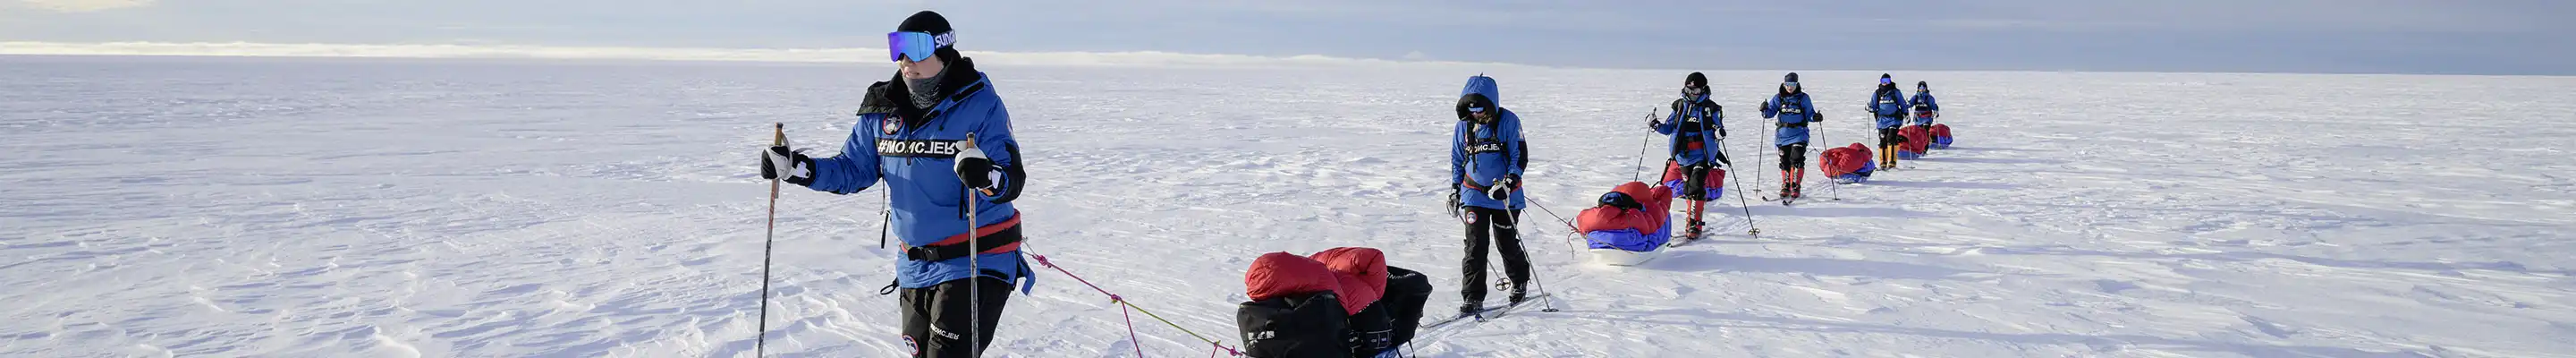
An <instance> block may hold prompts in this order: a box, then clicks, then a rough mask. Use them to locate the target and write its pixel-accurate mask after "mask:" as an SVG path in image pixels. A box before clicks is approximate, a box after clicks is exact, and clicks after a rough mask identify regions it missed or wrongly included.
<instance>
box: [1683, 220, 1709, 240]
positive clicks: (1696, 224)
mask: <svg viewBox="0 0 2576 358" xmlns="http://www.w3.org/2000/svg"><path fill="white" fill-rule="evenodd" d="M1705 226H1706V224H1705V223H1704V222H1701V221H1699V220H1697V219H1693V220H1691V221H1690V232H1689V233H1687V234H1686V235H1684V237H1688V238H1690V239H1691V240H1698V239H1699V234H1700V228H1701V227H1705Z"/></svg>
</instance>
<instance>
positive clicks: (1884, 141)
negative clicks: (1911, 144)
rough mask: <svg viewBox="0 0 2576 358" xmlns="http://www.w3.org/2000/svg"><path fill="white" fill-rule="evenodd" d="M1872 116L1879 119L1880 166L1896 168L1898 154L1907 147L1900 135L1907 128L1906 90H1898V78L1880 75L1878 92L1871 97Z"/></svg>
mask: <svg viewBox="0 0 2576 358" xmlns="http://www.w3.org/2000/svg"><path fill="white" fill-rule="evenodd" d="M1868 106H1869V111H1870V115H1871V116H1874V117H1877V119H1878V166H1879V167H1882V168H1889V169H1894V168H1896V159H1897V156H1896V152H1897V149H1898V148H1899V147H1902V146H1904V145H1905V137H1904V136H1903V135H1900V134H1899V133H1898V130H1899V129H1904V127H1905V112H1906V109H1907V108H1906V106H1905V90H1901V89H1897V88H1896V78H1895V77H1892V76H1888V75H1887V74H1884V73H1882V74H1879V75H1878V90H1877V91H1875V92H1872V93H1870V95H1869V105H1868Z"/></svg>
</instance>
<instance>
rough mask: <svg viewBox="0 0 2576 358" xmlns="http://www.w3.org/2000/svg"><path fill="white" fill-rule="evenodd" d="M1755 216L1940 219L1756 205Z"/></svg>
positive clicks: (1890, 211) (1896, 211) (1893, 211)
mask: <svg viewBox="0 0 2576 358" xmlns="http://www.w3.org/2000/svg"><path fill="white" fill-rule="evenodd" d="M1805 200H1809V201H1821V199H1818V198H1814V197H1809V198H1807V199H1805ZM1808 205H1812V204H1808ZM1710 210H1716V209H1715V208H1710ZM1753 214H1754V216H1757V217H1758V216H1774V215H1777V216H1801V217H1817V218H1894V219H1907V218H1931V217H1938V216H1935V215H1932V214H1930V213H1925V212H1920V211H1913V210H1905V209H1900V208H1873V207H1818V206H1797V207H1781V206H1779V205H1756V206H1754V207H1753Z"/></svg>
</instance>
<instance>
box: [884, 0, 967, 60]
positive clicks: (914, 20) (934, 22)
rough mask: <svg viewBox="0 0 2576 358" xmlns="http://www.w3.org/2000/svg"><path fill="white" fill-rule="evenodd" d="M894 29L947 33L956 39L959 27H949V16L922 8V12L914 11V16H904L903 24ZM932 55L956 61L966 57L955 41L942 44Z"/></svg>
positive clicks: (932, 34) (952, 38)
mask: <svg viewBox="0 0 2576 358" xmlns="http://www.w3.org/2000/svg"><path fill="white" fill-rule="evenodd" d="M894 30H895V31H899V32H922V33H929V34H930V35H931V36H941V35H946V36H948V38H949V39H950V40H951V41H955V39H956V38H957V34H956V32H957V29H956V28H951V27H948V17H946V16H939V12H936V11H930V10H922V11H921V12H916V13H912V17H906V18H903V24H900V25H895V26H894ZM932 55H934V56H939V60H940V61H949V62H956V61H957V59H958V58H961V57H965V56H964V55H961V54H958V53H957V44H956V43H955V42H951V43H949V44H948V45H947V46H940V47H939V50H938V51H934V52H932Z"/></svg>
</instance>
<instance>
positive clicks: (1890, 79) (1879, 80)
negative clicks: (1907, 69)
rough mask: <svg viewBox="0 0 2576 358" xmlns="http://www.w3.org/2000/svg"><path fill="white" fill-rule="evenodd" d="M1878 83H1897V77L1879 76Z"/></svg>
mask: <svg viewBox="0 0 2576 358" xmlns="http://www.w3.org/2000/svg"><path fill="white" fill-rule="evenodd" d="M1878 84H1882V85H1892V84H1896V79H1894V78H1886V77H1879V78H1878Z"/></svg>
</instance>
